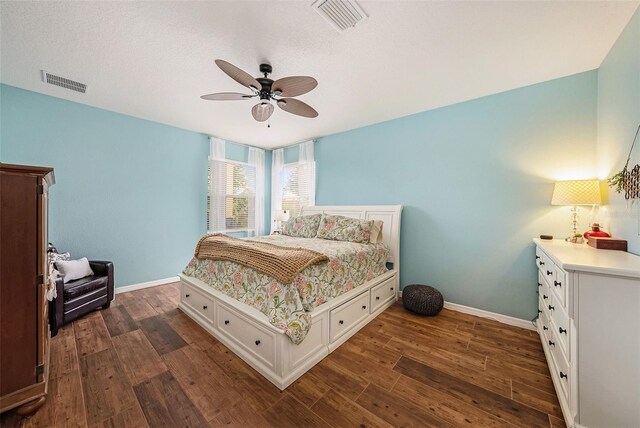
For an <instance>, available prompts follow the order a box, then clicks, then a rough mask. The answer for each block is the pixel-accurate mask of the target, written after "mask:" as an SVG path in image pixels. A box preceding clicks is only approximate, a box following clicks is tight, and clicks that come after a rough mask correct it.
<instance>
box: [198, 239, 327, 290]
mask: <svg viewBox="0 0 640 428" xmlns="http://www.w3.org/2000/svg"><path fill="white" fill-rule="evenodd" d="M195 257H196V258H197V259H210V260H226V261H230V262H234V263H238V264H241V265H243V266H247V267H250V268H251V269H254V270H256V271H258V272H261V273H264V274H267V275H269V276H272V277H274V278H275V279H276V280H278V282H280V283H282V284H289V283H291V282H293V280H294V279H295V277H296V275H297V274H299V273H300V272H302V271H303V270H304V269H305V268H306V267H307V266H311V265H314V264H317V263H321V262H325V261H328V260H329V257H327V256H325V255H324V254H322V253H319V252H317V251H313V250H307V249H305V248H293V247H281V246H278V245H273V244H269V243H266V242H257V241H247V240H244V239H238V238H233V237H231V236H227V235H225V234H222V233H216V234H213V235H206V236H204V237H203V238H201V239H200V241H198V245H196V252H195Z"/></svg>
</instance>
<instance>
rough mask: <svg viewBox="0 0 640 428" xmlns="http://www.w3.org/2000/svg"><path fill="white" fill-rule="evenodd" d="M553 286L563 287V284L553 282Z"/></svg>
mask: <svg viewBox="0 0 640 428" xmlns="http://www.w3.org/2000/svg"><path fill="white" fill-rule="evenodd" d="M553 285H555V286H556V287H562V283H561V282H558V281H553Z"/></svg>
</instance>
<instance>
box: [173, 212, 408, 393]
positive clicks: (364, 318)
mask: <svg viewBox="0 0 640 428" xmlns="http://www.w3.org/2000/svg"><path fill="white" fill-rule="evenodd" d="M401 212H402V207H401V206H315V207H305V208H303V211H302V213H301V214H302V215H311V214H321V213H325V214H328V215H342V216H346V217H352V218H357V219H361V220H381V221H383V222H384V226H383V229H382V234H383V238H382V243H380V244H355V243H351V242H342V241H328V240H323V239H317V238H292V237H287V236H268V237H261V238H252V240H253V239H255V240H257V241H261V242H268V243H272V244H275V245H281V246H296V247H302V248H309V249H314V250H317V251H320V252H322V253H323V254H326V255H327V256H328V257H329V262H325V263H323V264H321V265H314V266H309V267H307V268H306V269H305V270H304V271H302V272H301V273H300V275H298V276H297V277H296V279H295V280H294V281H292V282H291V283H289V284H284V283H279V282H277V281H276V280H275V279H274V278H272V277H268V276H266V275H264V274H260V273H259V272H256V271H254V270H252V269H250V268H247V267H242V266H240V265H237V264H235V263H233V262H226V261H215V262H213V261H211V260H198V259H195V258H194V259H193V260H192V261H191V262H190V263H189V265H187V267H186V268H185V270H184V271H183V273H181V274H180V275H179V276H180V281H181V287H180V288H181V296H180V303H179V308H180V309H181V310H182V311H183V312H185V313H186V314H187V315H188V316H189V317H191V318H192V319H193V320H194V321H196V322H197V323H198V324H200V325H201V326H202V327H203V328H205V329H206V330H207V331H208V332H209V333H210V334H212V335H213V336H214V337H215V338H216V339H218V340H220V341H221V342H222V343H223V344H224V345H225V346H227V347H228V348H229V349H231V350H232V351H233V352H234V353H235V354H236V355H238V356H239V357H240V358H242V359H243V360H244V361H246V362H247V363H248V364H249V365H250V366H252V367H253V368H254V369H255V370H257V371H258V372H259V373H261V374H262V375H263V376H264V377H265V378H267V379H268V380H270V381H271V382H272V383H273V384H275V385H276V386H277V387H278V388H280V389H281V390H284V389H285V388H286V387H287V386H289V385H290V384H291V383H292V382H294V381H295V380H296V379H297V378H298V377H300V376H301V375H302V374H304V373H305V372H306V371H307V370H309V369H310V368H311V367H313V366H314V365H315V364H316V363H318V362H319V361H320V360H321V359H322V358H324V357H325V356H327V355H328V354H329V353H330V352H332V351H333V350H335V349H336V348H337V347H338V346H340V345H341V344H342V343H344V342H345V341H346V340H347V339H348V338H349V337H351V336H352V335H353V334H355V333H356V332H357V331H358V330H360V329H361V328H362V327H363V326H364V325H366V324H367V323H368V322H369V321H371V320H372V319H374V318H375V317H376V316H377V315H379V314H380V313H381V312H382V311H384V310H385V309H386V308H387V307H389V306H390V305H391V304H393V303H394V301H395V300H396V296H397V291H398V276H399V268H400V267H399V251H400V216H401ZM351 261H353V263H352V262H351ZM356 261H357V262H356ZM352 264H353V265H355V264H357V265H358V266H359V267H358V268H356V269H346V265H352ZM336 272H339V273H340V274H339V275H338V274H335V273H336ZM274 302H275V303H274Z"/></svg>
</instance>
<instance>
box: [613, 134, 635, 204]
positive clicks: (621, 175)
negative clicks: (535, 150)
mask: <svg viewBox="0 0 640 428" xmlns="http://www.w3.org/2000/svg"><path fill="white" fill-rule="evenodd" d="M638 133H640V125H638V129H637V130H636V135H635V137H633V143H631V150H629V156H627V162H626V163H625V164H624V168H622V170H621V171H619V172H617V173H616V174H614V175H612V176H611V177H610V178H609V179H608V180H607V183H608V184H609V187H612V188H613V189H614V190H615V191H616V193H622V192H623V191H624V198H625V199H640V165H638V164H636V165H635V166H634V167H633V168H632V169H631V171H629V161H630V160H631V153H633V148H634V147H635V145H636V140H637V139H638Z"/></svg>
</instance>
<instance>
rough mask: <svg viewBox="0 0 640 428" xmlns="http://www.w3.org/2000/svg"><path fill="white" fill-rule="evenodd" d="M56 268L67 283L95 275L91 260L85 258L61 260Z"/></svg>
mask: <svg viewBox="0 0 640 428" xmlns="http://www.w3.org/2000/svg"><path fill="white" fill-rule="evenodd" d="M56 267H57V268H58V272H60V276H61V277H62V280H63V281H64V282H65V283H67V282H69V281H73V280H74V279H80V278H84V277H85V276H90V275H93V271H92V270H91V266H89V260H87V258H86V257H83V258H81V259H80V260H68V261H64V260H60V261H58V262H56Z"/></svg>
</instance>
